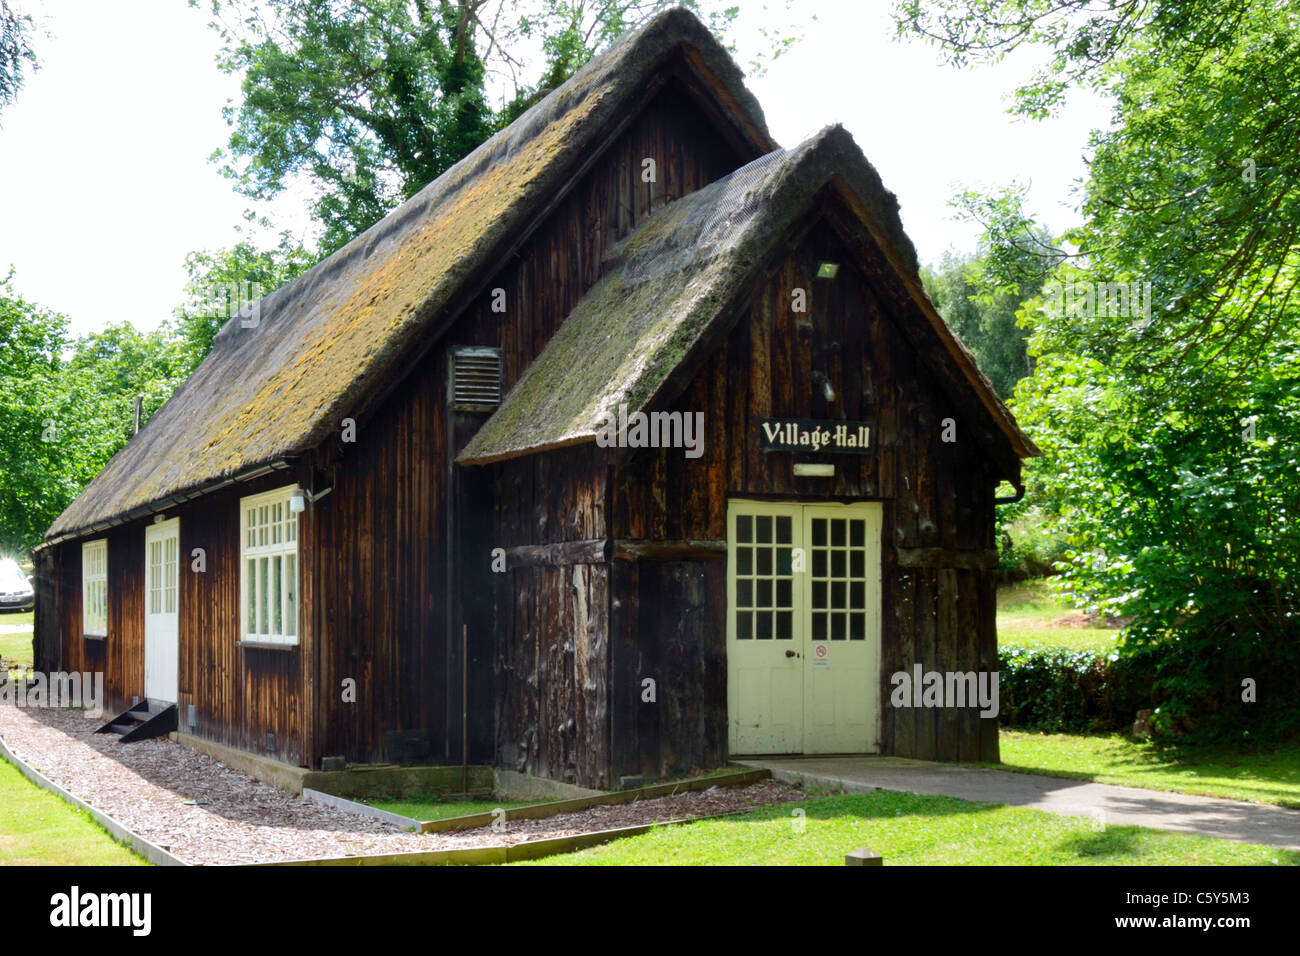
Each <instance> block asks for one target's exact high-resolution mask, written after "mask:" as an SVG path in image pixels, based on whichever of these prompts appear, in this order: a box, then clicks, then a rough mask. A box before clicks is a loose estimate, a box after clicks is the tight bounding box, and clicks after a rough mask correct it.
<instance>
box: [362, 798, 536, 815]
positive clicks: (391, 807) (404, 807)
mask: <svg viewBox="0 0 1300 956" xmlns="http://www.w3.org/2000/svg"><path fill="white" fill-rule="evenodd" d="M357 802H358V803H364V804H365V805H366V806H369V807H375V808H376V809H378V810H387V811H388V812H389V813H397V814H400V815H402V816H404V817H410V818H411V819H412V820H420V821H422V822H423V821H425V820H445V819H447V818H448V817H465V816H469V815H470V814H471V813H491V812H492V811H493V810H496V809H497V808H498V807H499V808H501V809H502V810H511V809H513V808H515V807H527V806H532V804H534V803H541V802H543V801H541V800H527V801H523V802H521V801H518V800H514V801H511V800H441V799H439V798H438V795H437V794H424V795H418V796H415V797H409V798H407V799H405V800H359V801H357Z"/></svg>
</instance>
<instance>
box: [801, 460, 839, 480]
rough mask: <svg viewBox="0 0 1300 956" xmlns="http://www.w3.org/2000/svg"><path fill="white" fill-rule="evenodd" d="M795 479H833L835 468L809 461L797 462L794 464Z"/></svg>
mask: <svg viewBox="0 0 1300 956" xmlns="http://www.w3.org/2000/svg"><path fill="white" fill-rule="evenodd" d="M794 476H795V477H796V478H834V477H835V466H834V465H831V464H822V463H819V462H811V461H797V462H795V464H794Z"/></svg>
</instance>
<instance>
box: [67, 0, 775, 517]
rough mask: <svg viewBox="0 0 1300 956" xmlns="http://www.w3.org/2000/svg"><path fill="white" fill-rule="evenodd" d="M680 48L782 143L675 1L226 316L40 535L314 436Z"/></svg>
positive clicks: (383, 374) (718, 90)
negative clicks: (202, 355) (251, 320)
mask: <svg viewBox="0 0 1300 956" xmlns="http://www.w3.org/2000/svg"><path fill="white" fill-rule="evenodd" d="M678 56H683V57H684V61H685V63H686V64H687V68H688V69H691V70H693V71H694V72H695V74H696V75H697V76H698V77H699V78H700V80H701V81H702V83H703V85H704V87H705V88H706V89H708V90H709V91H710V92H711V94H712V95H714V96H716V97H717V99H718V101H719V104H720V106H721V107H722V109H723V110H724V111H725V112H726V114H727V115H728V116H730V117H731V118H732V119H733V120H734V122H735V124H736V127H737V130H738V135H740V136H742V137H743V138H745V139H746V140H747V141H748V142H749V143H751V144H752V146H753V147H754V154H755V155H758V154H761V153H763V152H766V151H768V150H770V149H772V148H773V146H774V145H775V144H773V143H772V141H771V139H770V137H769V135H768V133H767V130H766V126H765V125H764V121H763V117H762V111H761V110H760V108H759V106H758V103H757V102H756V101H755V100H754V98H753V97H752V96H751V94H750V93H749V92H748V91H747V90H746V89H745V87H744V85H743V82H742V77H741V73H740V70H739V69H738V68H737V66H736V65H735V63H734V62H733V61H732V60H731V58H730V57H729V56H728V55H727V53H726V51H725V50H723V48H722V47H721V46H720V45H719V44H718V43H717V41H716V40H715V39H714V38H713V37H712V35H711V34H710V33H709V32H708V30H707V29H705V28H704V26H703V25H702V24H700V22H699V21H698V20H696V19H695V18H694V17H693V16H692V15H691V14H690V13H688V12H686V11H684V10H681V9H676V10H670V11H667V12H665V13H663V14H660V15H659V16H657V17H656V18H654V19H653V20H652V21H651V22H650V23H648V24H647V25H646V26H644V27H643V28H641V29H640V30H638V31H637V32H635V33H633V34H631V35H630V36H628V37H626V38H624V39H623V40H621V41H619V42H618V43H617V44H615V45H614V46H613V47H612V48H611V49H609V50H608V51H606V52H605V53H604V54H602V55H601V56H599V57H597V58H595V59H594V60H592V61H591V62H590V63H589V64H587V66H585V67H584V68H583V69H582V70H581V71H579V72H578V73H577V74H576V75H575V76H574V77H573V78H572V79H571V80H569V81H568V82H567V83H565V84H564V85H563V86H561V87H560V88H558V89H557V90H555V91H554V92H552V93H551V94H550V95H549V96H547V97H546V98H545V99H544V100H542V101H541V102H540V103H538V104H537V105H535V106H534V107H533V108H532V109H530V110H529V111H528V112H527V113H525V114H524V115H523V116H521V117H520V118H519V119H518V120H517V121H515V122H514V123H513V124H511V125H510V126H509V127H508V128H507V129H505V130H503V131H502V132H500V133H498V134H497V135H496V136H494V137H492V139H490V140H489V141H488V142H486V143H484V144H483V145H482V146H480V147H479V148H478V149H477V150H475V151H474V152H473V153H471V154H470V155H469V156H468V157H466V158H465V159H464V160H462V161H461V162H460V163H458V164H456V165H455V166H454V167H452V168H451V169H450V170H448V171H447V172H446V173H444V174H443V175H442V176H440V177H439V178H438V179H437V180H435V181H434V182H432V183H430V184H429V185H428V186H427V187H425V188H424V189H423V190H421V191H420V192H419V193H418V194H417V195H415V196H414V197H412V198H411V199H410V200H408V201H407V202H406V203H404V204H403V205H402V206H401V207H399V208H398V209H396V210H394V211H393V212H392V213H391V214H390V215H389V216H387V217H386V218H385V219H384V220H383V221H381V222H379V223H378V224H376V225H375V226H373V227H372V228H371V229H369V230H367V231H366V232H365V233H363V234H362V235H360V236H358V237H357V238H356V239H355V240H353V241H352V242H351V243H349V244H348V245H347V246H345V247H344V248H342V249H340V250H339V251H338V252H336V253H335V254H334V255H332V256H330V257H329V258H328V259H326V260H325V261H323V262H322V263H320V264H319V265H317V266H316V267H315V268H314V269H312V270H311V271H309V272H307V273H306V274H304V275H303V276H301V277H299V278H298V279H297V280H295V281H294V282H292V283H290V284H288V285H286V286H285V287H283V288H281V289H280V290H278V291H277V292H275V293H274V294H272V295H270V296H268V297H267V298H266V299H264V300H263V301H262V302H261V304H260V317H259V324H258V325H257V327H256V328H244V327H242V326H241V323H240V321H239V317H238V316H237V317H235V318H233V319H231V320H230V321H229V322H227V324H226V325H225V327H224V328H222V330H221V331H220V333H219V334H218V335H217V337H216V340H215V342H214V344H213V348H212V351H211V353H210V354H209V355H208V357H207V358H206V359H205V360H204V362H203V363H202V364H201V365H200V366H199V367H198V368H197V369H196V370H195V371H194V373H193V374H192V375H191V376H190V377H189V379H188V380H187V381H186V382H185V384H184V385H183V386H181V388H180V389H178V390H177V392H176V393H175V394H174V395H173V396H172V398H171V399H170V400H169V401H168V402H167V403H166V404H165V405H164V406H163V407H162V408H161V409H159V410H158V411H157V412H156V413H155V414H154V416H153V417H152V418H151V419H150V420H149V421H148V422H147V423H146V424H145V426H144V427H143V428H142V429H141V430H140V432H139V434H137V435H135V436H134V437H133V438H132V439H131V440H130V441H129V442H128V443H127V445H126V446H125V447H124V448H123V449H122V450H121V451H119V452H118V454H117V455H116V456H114V457H113V459H112V460H111V461H110V462H109V463H108V464H107V465H106V466H105V467H104V469H103V471H101V472H100V474H99V475H98V476H97V477H96V478H95V479H94V481H92V482H91V483H90V484H89V485H88V486H87V488H86V489H85V490H84V491H83V492H82V493H81V495H80V497H78V498H77V499H76V501H74V502H73V503H72V504H71V505H70V506H69V507H68V508H67V510H66V511H64V513H63V514H62V515H60V516H59V518H58V519H57V520H56V521H55V522H54V524H53V525H52V526H51V527H50V529H49V531H48V532H47V533H46V540H47V542H52V541H53V540H55V539H61V538H66V537H71V536H75V535H79V534H82V533H85V532H87V531H91V530H96V529H98V528H101V527H105V526H107V525H109V524H112V523H116V522H117V521H121V520H125V519H129V518H131V517H134V516H136V515H142V514H145V513H147V512H148V511H149V510H151V509H152V508H154V507H156V506H157V503H158V502H161V501H164V500H166V499H169V498H172V497H185V496H186V495H188V494H190V493H193V492H195V491H196V490H202V489H204V488H205V487H210V486H212V485H213V484H214V483H218V482H220V481H222V480H228V479H229V478H231V477H232V476H238V475H241V474H245V473H247V472H248V471H249V470H250V469H254V468H256V467H258V466H260V465H264V464H266V463H269V462H276V461H280V460H283V459H284V458H286V457H289V456H294V455H297V454H300V453H302V452H304V451H306V450H308V449H311V448H313V447H315V446H316V445H318V444H319V443H320V442H321V441H322V440H323V439H325V438H326V437H327V436H328V435H330V434H331V433H334V432H336V431H337V429H339V428H340V423H341V420H342V419H343V418H345V417H348V416H349V413H355V411H356V408H357V406H358V404H360V403H363V402H364V401H366V400H367V399H368V398H370V397H372V396H373V395H374V394H375V393H377V392H378V391H379V390H380V389H381V388H382V386H383V383H384V381H385V380H386V379H387V378H389V377H391V375H392V374H393V372H394V370H395V369H397V368H399V367H401V364H402V362H403V360H404V359H405V358H406V357H407V356H408V355H409V354H410V353H411V350H412V348H413V346H414V344H415V343H416V342H417V341H418V340H420V339H421V337H422V336H427V335H428V334H429V333H430V331H431V329H433V328H435V327H437V325H438V323H439V322H441V321H444V320H445V318H446V316H445V315H442V314H441V312H442V310H444V307H445V306H447V304H448V301H449V299H450V298H451V297H452V296H453V294H455V293H457V292H458V291H459V290H460V288H461V287H462V286H463V285H466V284H467V283H469V282H471V281H472V280H474V279H476V278H478V279H480V280H481V279H486V275H485V274H484V270H485V269H487V268H488V267H489V265H490V263H492V262H493V261H495V260H496V259H497V258H498V257H499V255H500V254H501V252H502V251H503V250H504V249H506V248H508V247H509V243H510V241H511V240H512V238H513V237H517V236H518V235H519V234H520V233H522V232H524V231H525V230H526V229H527V228H528V226H529V225H531V224H532V223H533V222H535V221H536V220H537V218H538V216H539V215H540V213H541V211H542V210H543V208H544V207H545V206H546V205H547V204H548V202H550V201H552V200H554V199H555V197H556V196H558V195H561V194H563V193H564V192H566V191H567V188H568V187H569V186H571V185H572V183H573V181H574V180H575V179H576V177H574V176H573V175H572V173H573V171H574V170H575V169H577V168H579V167H580V166H581V164H582V162H584V161H585V160H587V159H589V158H590V156H591V155H593V153H594V152H595V151H596V150H597V149H598V148H600V147H601V146H602V145H603V143H604V141H605V140H606V139H607V138H608V137H609V136H610V135H612V132H611V131H613V130H615V129H616V128H617V125H618V122H619V120H621V119H623V118H624V117H625V116H626V114H627V112H628V111H629V110H630V109H632V108H633V106H634V104H635V102H636V100H637V98H638V97H639V96H640V95H642V94H643V93H644V90H645V89H646V84H647V82H648V81H649V80H650V79H651V78H652V77H653V76H655V75H656V71H658V70H660V69H661V68H662V67H663V65H664V64H665V63H666V62H668V61H669V60H670V59H671V58H674V57H678Z"/></svg>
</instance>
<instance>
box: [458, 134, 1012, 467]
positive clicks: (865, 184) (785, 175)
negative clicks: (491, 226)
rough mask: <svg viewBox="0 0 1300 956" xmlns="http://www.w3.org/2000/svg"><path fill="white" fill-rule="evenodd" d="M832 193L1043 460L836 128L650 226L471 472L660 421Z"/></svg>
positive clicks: (470, 457)
mask: <svg viewBox="0 0 1300 956" xmlns="http://www.w3.org/2000/svg"><path fill="white" fill-rule="evenodd" d="M832 184H834V185H835V187H836V188H838V189H839V190H840V191H841V193H842V194H844V195H846V197H848V198H850V199H851V200H852V203H853V206H854V207H855V209H856V210H857V212H858V215H860V216H862V217H863V218H864V219H865V221H866V222H865V224H866V225H867V226H868V227H869V229H870V231H871V234H872V235H873V237H874V238H875V240H876V242H877V244H878V245H879V246H880V247H881V249H882V251H883V252H884V253H885V256H886V258H887V259H888V260H889V263H890V265H891V267H892V268H893V270H894V271H895V272H896V273H898V277H899V280H900V281H901V282H902V283H903V284H904V285H905V286H907V288H908V291H909V292H910V293H911V294H912V302H913V304H914V306H915V309H916V311H917V312H918V313H919V314H918V315H915V316H913V317H912V318H913V319H915V320H917V321H918V322H919V323H920V324H921V325H922V326H923V327H924V329H923V330H924V331H925V332H926V334H932V335H938V336H939V338H940V340H941V341H942V344H943V345H944V346H945V348H946V352H943V353H942V354H944V355H945V356H946V357H947V358H948V359H950V360H951V362H952V363H953V364H954V365H955V366H956V370H957V373H958V374H957V376H956V377H957V378H959V379H960V378H962V377H964V378H965V379H966V381H967V382H968V384H969V385H970V387H971V388H972V389H973V390H974V392H975V395H976V397H977V398H978V399H979V400H980V401H981V403H982V404H983V405H984V406H985V407H986V408H987V409H988V411H989V412H990V414H991V415H992V417H993V419H994V421H995V422H996V423H997V424H998V426H999V427H1000V429H1001V430H1002V432H1003V434H1004V435H1005V437H1006V438H1007V440H1008V443H1009V445H1010V447H1011V449H1012V450H1013V451H1014V452H1015V453H1016V454H1018V455H1020V456H1022V457H1023V456H1025V455H1033V454H1037V449H1036V448H1034V446H1033V443H1032V442H1030V441H1029V439H1028V438H1026V437H1025V436H1024V435H1023V434H1022V433H1021V432H1020V430H1019V428H1018V427H1017V426H1016V424H1015V421H1014V419H1013V418H1012V417H1011V415H1010V413H1009V412H1008V411H1007V409H1006V408H1005V407H1004V406H1003V404H1002V403H1001V401H999V400H998V398H997V395H996V394H995V392H994V391H993V388H992V386H991V385H990V384H989V382H988V380H987V379H986V378H985V377H984V376H983V375H982V374H981V373H980V372H979V370H978V368H977V367H976V365H975V362H974V360H973V359H972V358H971V356H970V354H969V353H968V352H966V350H965V349H964V348H963V347H962V346H961V344H960V343H959V342H958V341H957V340H956V339H955V338H954V337H953V336H952V334H951V333H950V332H949V331H948V329H947V326H946V325H944V323H943V320H942V319H941V318H939V316H938V314H937V313H935V312H934V307H933V305H931V304H930V300H929V299H928V298H927V297H926V296H925V293H924V292H922V291H921V290H920V283H919V279H918V278H917V264H916V252H915V249H914V248H913V246H912V244H911V242H910V241H909V240H908V238H907V236H906V235H905V234H904V233H903V228H902V223H901V221H900V219H899V215H898V203H897V201H896V200H895V198H894V196H893V194H892V193H889V192H887V191H886V190H885V188H884V186H883V185H882V184H881V181H880V177H879V176H878V175H877V173H876V171H875V169H873V168H872V166H871V164H870V163H868V162H867V160H866V157H865V156H863V155H862V151H861V150H860V149H858V147H857V144H856V143H854V141H853V138H852V136H850V135H849V134H848V132H847V131H845V130H844V129H843V128H842V127H839V126H832V127H828V128H827V129H824V130H822V131H821V132H820V133H818V134H817V135H816V136H814V137H812V138H811V139H809V140H808V141H807V142H805V143H803V144H802V145H800V146H798V147H796V148H794V149H790V150H776V151H775V152H772V153H769V154H768V155H766V156H763V157H761V158H759V159H757V160H755V161H754V162H752V163H750V164H749V165H748V166H745V167H742V168H741V169H739V170H737V171H736V172H734V173H732V174H731V175H729V176H727V177H725V178H724V179H721V180H719V181H717V182H715V183H713V184H711V185H709V186H707V187H705V188H704V189H701V190H699V191H698V192H695V193H692V194H690V195H687V196H685V197H683V198H681V199H679V200H677V201H676V202H673V203H671V204H670V205H668V206H666V207H664V208H663V209H662V210H660V211H659V212H657V213H656V214H655V215H653V216H652V217H650V219H649V220H647V221H646V224H645V225H644V226H643V227H641V229H639V230H638V231H637V232H635V233H633V234H632V235H631V236H629V237H628V238H627V239H626V240H625V241H624V242H623V243H622V244H621V246H620V247H619V248H618V249H616V250H614V252H613V253H612V254H611V258H612V259H614V260H615V266H616V267H615V268H612V269H610V270H609V271H607V273H606V276H605V278H603V279H602V280H601V281H600V282H599V283H598V284H597V285H596V286H595V287H594V288H593V289H592V290H591V291H590V292H589V293H588V294H587V295H586V296H585V297H584V298H583V299H582V301H581V302H579V303H578V305H577V307H576V308H575V309H574V311H573V312H572V313H571V314H570V315H569V317H568V318H567V319H565V321H564V323H563V324H562V325H561V326H560V328H559V330H558V331H557V332H556V334H555V335H554V336H553V337H552V339H551V340H550V342H549V343H547V345H546V347H545V348H544V349H543V350H542V353H541V354H540V355H539V356H538V357H537V359H536V360H535V361H534V362H533V363H532V364H531V365H530V366H529V367H528V368H527V369H525V370H524V372H523V374H522V375H521V376H520V378H519V380H518V381H517V382H516V383H515V385H514V387H513V388H512V389H511V390H510V392H509V394H508V395H507V396H506V398H505V400H504V401H503V403H502V405H501V407H500V408H499V409H497V411H496V412H494V413H493V415H492V417H491V418H489V419H488V420H487V422H485V423H484V425H483V426H482V428H480V429H479V431H478V432H477V434H475V436H474V438H473V439H472V440H471V441H470V443H469V444H468V445H467V446H466V447H465V449H464V451H463V452H462V453H461V455H460V456H459V458H458V459H457V460H458V461H459V462H461V463H462V464H485V463H487V462H492V461H498V460H502V459H506V458H513V457H517V456H519V455H524V454H529V453H533V452H538V451H543V450H546V449H550V448H559V447H563V446H565V445H572V444H577V443H581V442H587V441H593V440H594V439H595V436H596V433H597V431H598V430H599V428H600V425H601V423H602V422H603V421H604V420H605V418H606V415H607V414H608V412H609V410H611V409H616V408H617V407H618V406H619V405H620V404H623V403H626V404H627V406H628V411H629V413H631V412H633V411H648V410H650V408H651V407H652V406H654V405H656V404H657V402H658V401H659V400H662V399H663V398H664V397H665V396H664V395H663V394H662V393H663V392H664V390H665V388H666V387H667V386H668V380H669V376H670V375H672V373H673V372H674V371H675V370H677V369H678V367H679V366H681V365H683V364H684V363H690V362H691V361H692V360H698V358H699V356H698V355H697V353H698V352H699V346H700V344H701V342H702V341H703V340H704V339H705V338H706V334H707V333H708V332H709V331H710V328H711V327H712V326H713V325H714V323H717V322H720V321H725V320H726V318H727V316H729V315H731V314H732V307H733V306H734V305H735V304H736V302H737V299H738V297H739V296H740V294H741V293H742V291H743V290H744V289H745V288H746V287H747V286H748V284H749V282H750V281H751V279H752V277H753V275H754V272H755V268H756V267H757V266H758V264H759V263H760V262H761V261H762V260H763V259H764V258H765V257H766V256H767V255H768V254H769V252H770V251H771V250H772V249H773V247H774V244H775V243H776V242H777V241H778V240H780V239H781V238H782V237H783V236H784V235H785V234H786V233H787V231H788V230H789V229H790V228H791V227H792V226H793V225H794V223H795V222H796V220H798V219H799V218H801V217H802V216H804V215H805V214H806V213H807V212H808V211H809V210H810V209H811V208H812V205H813V202H814V199H815V197H816V196H817V194H818V193H820V192H821V191H822V190H823V189H824V188H826V187H827V186H829V185H832ZM669 397H670V396H669Z"/></svg>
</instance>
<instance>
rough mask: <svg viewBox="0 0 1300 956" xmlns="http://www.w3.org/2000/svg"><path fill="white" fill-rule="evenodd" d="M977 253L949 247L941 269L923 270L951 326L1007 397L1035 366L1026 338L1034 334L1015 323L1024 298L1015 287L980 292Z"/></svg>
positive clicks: (924, 279) (937, 305) (932, 295)
mask: <svg viewBox="0 0 1300 956" xmlns="http://www.w3.org/2000/svg"><path fill="white" fill-rule="evenodd" d="M977 262H978V256H974V255H972V256H964V257H959V256H955V255H953V254H952V253H951V252H949V253H945V254H944V257H943V260H942V261H941V262H940V264H939V266H938V268H937V269H935V268H925V269H922V270H921V281H922V283H923V284H924V286H925V291H926V293H927V294H928V295H929V296H930V299H931V301H933V302H934V306H935V308H936V309H938V310H939V314H940V315H942V316H943V318H944V321H945V322H947V323H948V327H949V328H951V329H952V330H953V332H955V333H956V334H957V337H958V338H960V339H961V340H962V342H963V343H964V344H965V345H966V347H967V348H969V349H970V350H971V352H972V353H973V354H974V356H975V361H976V362H977V363H978V364H979V367H980V371H982V372H983V373H984V374H985V375H987V376H988V377H989V381H991V382H992V383H993V387H994V389H995V390H996V391H997V393H998V395H999V396H1000V397H1002V398H1004V399H1005V398H1007V397H1009V396H1010V395H1011V392H1012V390H1013V389H1014V388H1015V386H1016V382H1018V381H1020V379H1022V378H1024V377H1025V376H1026V375H1028V374H1029V373H1030V372H1031V371H1032V367H1031V366H1030V362H1029V354H1028V353H1027V352H1026V350H1025V343H1026V342H1027V340H1028V338H1029V336H1028V334H1027V333H1026V332H1025V331H1024V330H1022V329H1020V328H1019V327H1018V326H1017V325H1016V310H1017V309H1018V308H1019V306H1020V299H1019V298H1018V297H1017V296H1016V295H1015V294H1011V293H1003V294H999V295H995V296H991V297H988V298H983V297H981V295H980V290H979V287H978V286H977V285H976V282H975V280H974V276H973V270H974V268H975V267H976V264H977Z"/></svg>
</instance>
